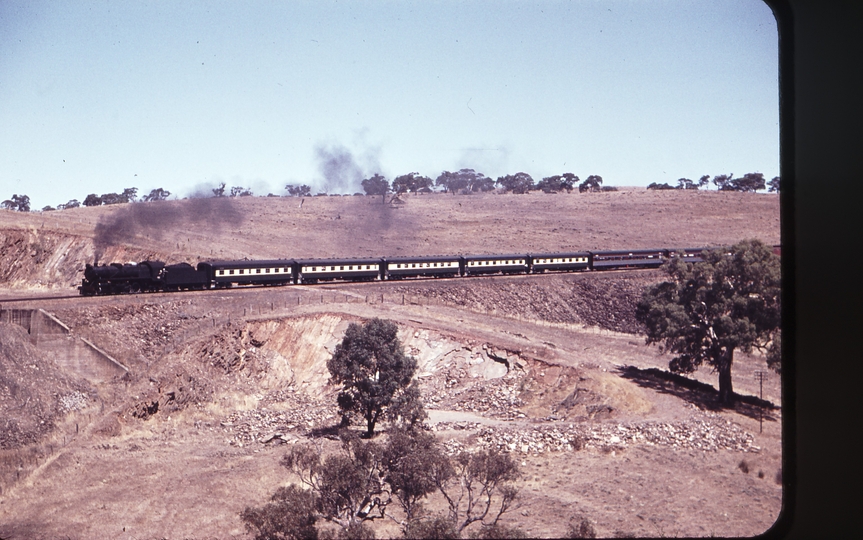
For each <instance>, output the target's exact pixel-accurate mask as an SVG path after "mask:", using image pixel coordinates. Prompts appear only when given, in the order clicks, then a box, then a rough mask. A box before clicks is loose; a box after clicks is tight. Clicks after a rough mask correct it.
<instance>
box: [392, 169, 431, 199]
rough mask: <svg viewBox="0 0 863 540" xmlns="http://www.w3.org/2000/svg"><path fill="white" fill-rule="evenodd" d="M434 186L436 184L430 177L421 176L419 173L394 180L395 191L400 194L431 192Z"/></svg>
mask: <svg viewBox="0 0 863 540" xmlns="http://www.w3.org/2000/svg"><path fill="white" fill-rule="evenodd" d="M433 184H434V182H433V181H432V179H431V178H429V177H428V176H421V175H420V174H419V173H416V172H412V173H408V174H403V175H401V176H397V177H396V178H395V180H393V191H394V192H396V193H398V194H402V193H407V192H411V193H418V192H421V191H424V190H427V191H431V187H432V185H433Z"/></svg>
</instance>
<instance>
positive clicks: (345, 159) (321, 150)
mask: <svg viewBox="0 0 863 540" xmlns="http://www.w3.org/2000/svg"><path fill="white" fill-rule="evenodd" d="M315 158H316V159H317V161H318V169H319V170H320V171H321V176H323V177H324V185H323V189H324V191H325V192H327V193H351V192H357V191H361V182H362V181H363V170H362V169H361V168H360V166H359V164H358V163H357V161H356V160H355V159H354V156H353V154H351V152H350V150H348V149H347V148H345V147H344V146H331V147H329V148H328V147H326V146H323V145H318V146H317V147H316V148H315Z"/></svg>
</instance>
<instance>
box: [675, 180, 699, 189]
mask: <svg viewBox="0 0 863 540" xmlns="http://www.w3.org/2000/svg"><path fill="white" fill-rule="evenodd" d="M677 189H698V184H697V183H696V182H693V181H692V180H690V179H689V178H680V179H679V180H677Z"/></svg>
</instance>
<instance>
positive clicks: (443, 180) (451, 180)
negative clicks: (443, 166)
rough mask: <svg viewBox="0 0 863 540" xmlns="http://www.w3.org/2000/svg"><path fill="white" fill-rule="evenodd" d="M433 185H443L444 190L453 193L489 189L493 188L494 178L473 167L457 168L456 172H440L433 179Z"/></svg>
mask: <svg viewBox="0 0 863 540" xmlns="http://www.w3.org/2000/svg"><path fill="white" fill-rule="evenodd" d="M435 185H436V186H441V187H443V189H444V192H450V193H452V194H453V195H455V194H456V193H458V192H460V191H462V192H465V193H472V192H477V191H491V190H492V189H494V180H492V179H491V178H488V177H486V176H485V175H484V174H482V173H478V172H476V171H475V170H473V169H459V170H458V171H456V172H449V171H444V172H442V173H441V174H440V176H438V177H437V179H436V180H435Z"/></svg>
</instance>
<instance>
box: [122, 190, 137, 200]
mask: <svg viewBox="0 0 863 540" xmlns="http://www.w3.org/2000/svg"><path fill="white" fill-rule="evenodd" d="M120 197H122V198H123V202H127V203H129V202H135V199H137V198H138V188H136V187H131V188H126V189H124V190H123V193H121V194H120Z"/></svg>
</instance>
